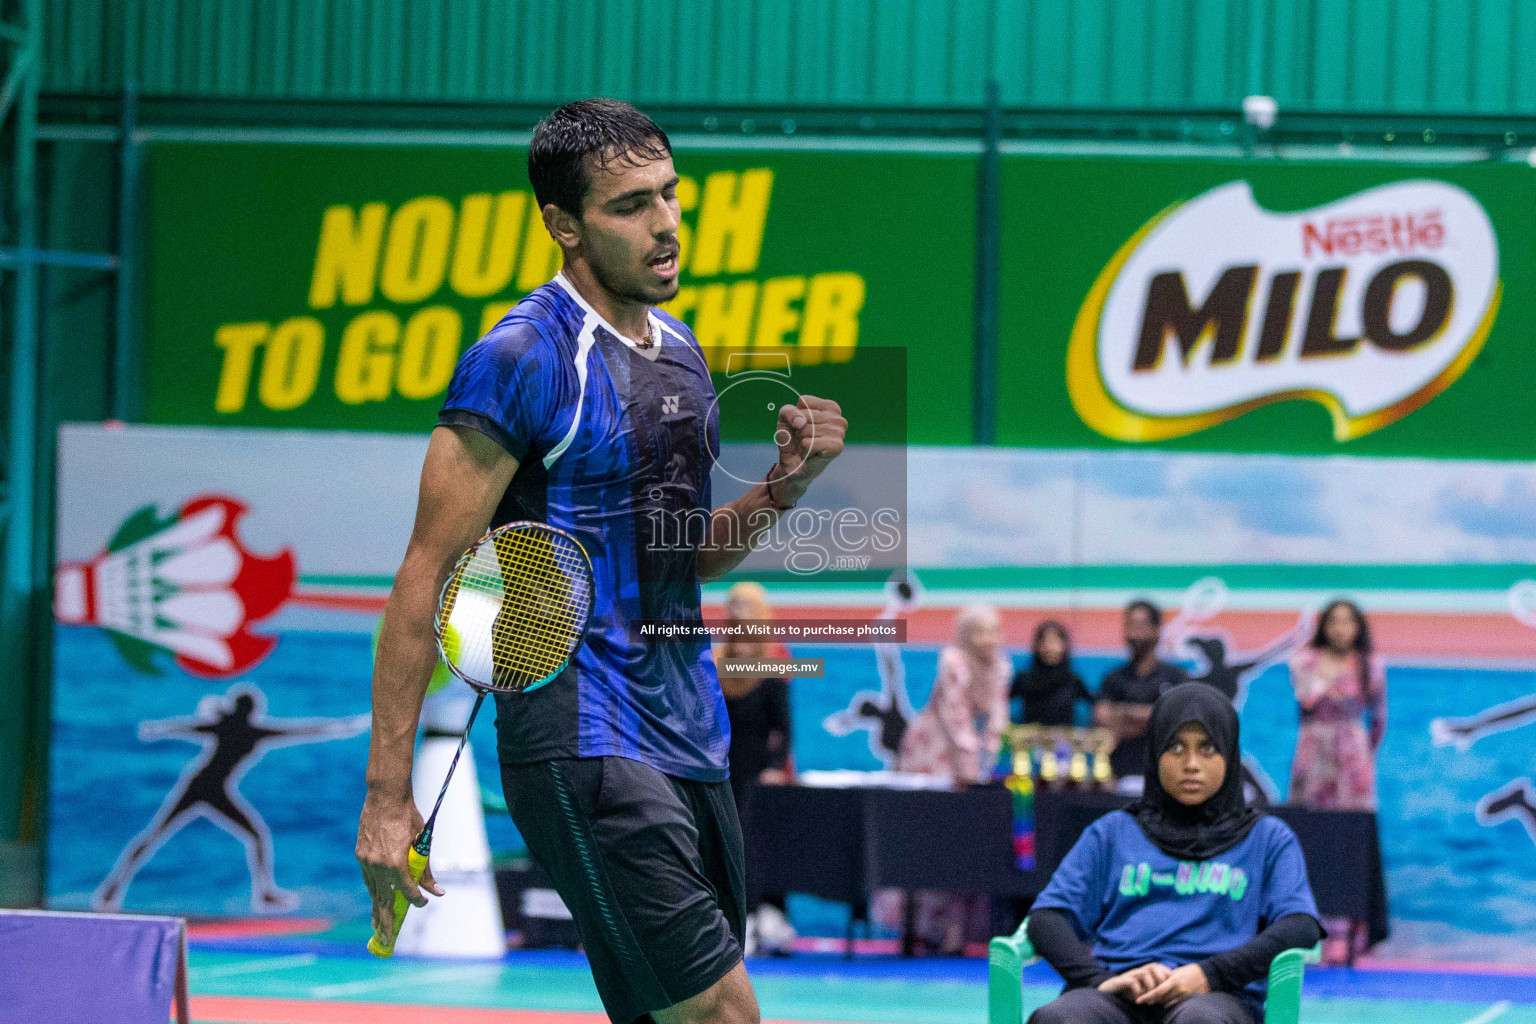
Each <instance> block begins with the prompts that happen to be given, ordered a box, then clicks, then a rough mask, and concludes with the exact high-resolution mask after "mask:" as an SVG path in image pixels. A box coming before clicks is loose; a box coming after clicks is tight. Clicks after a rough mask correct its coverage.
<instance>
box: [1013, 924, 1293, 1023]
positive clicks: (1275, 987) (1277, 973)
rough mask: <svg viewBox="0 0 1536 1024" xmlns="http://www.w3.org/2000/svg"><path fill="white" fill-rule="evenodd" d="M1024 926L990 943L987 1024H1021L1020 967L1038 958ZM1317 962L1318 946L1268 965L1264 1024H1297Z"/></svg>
mask: <svg viewBox="0 0 1536 1024" xmlns="http://www.w3.org/2000/svg"><path fill="white" fill-rule="evenodd" d="M1028 927H1029V918H1027V917H1026V918H1025V919H1024V923H1023V924H1021V925H1019V930H1018V931H1016V932H1014V933H1013V934H1012V935H1000V936H998V937H997V938H995V939H993V940H992V944H991V947H990V950H989V952H988V955H987V1024H1024V991H1023V982H1024V977H1023V975H1024V968H1025V967H1026V966H1027V965H1029V964H1032V963H1034V962H1035V961H1036V960H1038V959H1039V957H1037V956H1035V947H1034V946H1032V945H1030V942H1029V936H1028V935H1026V934H1025V931H1026V929H1027V928H1028ZM1321 959H1322V947H1321V945H1318V946H1313V947H1312V948H1311V949H1287V950H1283V951H1281V953H1280V955H1279V956H1277V957H1275V959H1274V960H1273V961H1272V962H1271V963H1270V965H1269V995H1268V996H1267V997H1266V998H1265V1001H1264V1024H1298V1022H1299V1021H1300V1019H1301V982H1302V974H1303V972H1304V971H1305V968H1306V965H1307V964H1315V963H1317V962H1318V961H1319V960H1321Z"/></svg>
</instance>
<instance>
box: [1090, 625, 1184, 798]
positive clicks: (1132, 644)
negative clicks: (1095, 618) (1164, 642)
mask: <svg viewBox="0 0 1536 1024" xmlns="http://www.w3.org/2000/svg"><path fill="white" fill-rule="evenodd" d="M1162 629H1163V613H1162V612H1161V611H1159V610H1158V607H1157V605H1155V604H1153V603H1152V602H1151V601H1146V600H1137V601H1132V602H1131V603H1130V604H1128V605H1126V606H1125V646H1126V647H1128V648H1130V654H1131V657H1130V660H1129V661H1127V662H1126V663H1125V664H1124V665H1121V666H1120V667H1119V668H1116V669H1113V670H1112V671H1111V672H1110V673H1109V674H1108V675H1106V676H1105V677H1104V681H1103V682H1102V683H1100V684H1099V697H1098V701H1097V702H1096V703H1095V704H1094V707H1093V723H1094V724H1095V725H1099V726H1103V727H1104V728H1106V729H1108V730H1110V731H1111V732H1113V733H1114V734H1115V736H1116V737H1117V738H1118V739H1119V741H1120V742H1119V745H1118V746H1116V747H1115V751H1114V753H1113V754H1111V755H1110V756H1109V764H1110V767H1111V768H1112V769H1113V770H1114V773H1115V775H1117V776H1119V777H1121V778H1124V777H1125V776H1127V775H1140V774H1141V772H1142V768H1143V766H1144V765H1145V764H1146V763H1147V720H1148V719H1149V718H1150V717H1151V716H1152V705H1153V704H1154V703H1155V702H1156V701H1157V698H1158V695H1159V694H1161V693H1162V692H1163V691H1164V690H1167V689H1170V688H1171V687H1174V686H1177V685H1178V684H1179V683H1182V682H1185V681H1187V678H1188V677H1187V676H1185V674H1184V670H1183V669H1181V668H1179V667H1178V666H1177V665H1170V664H1168V663H1167V662H1165V661H1160V660H1159V659H1158V657H1157V645H1158V641H1159V640H1161V639H1162Z"/></svg>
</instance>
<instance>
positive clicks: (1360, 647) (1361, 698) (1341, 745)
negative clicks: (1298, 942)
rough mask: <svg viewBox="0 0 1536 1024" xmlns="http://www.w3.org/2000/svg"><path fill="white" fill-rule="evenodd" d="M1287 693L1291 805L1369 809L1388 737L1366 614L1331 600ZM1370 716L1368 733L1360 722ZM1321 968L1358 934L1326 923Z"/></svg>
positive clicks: (1294, 663) (1382, 675) (1383, 687)
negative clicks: (1292, 720) (1295, 716)
mask: <svg viewBox="0 0 1536 1024" xmlns="http://www.w3.org/2000/svg"><path fill="white" fill-rule="evenodd" d="M1291 686H1292V687H1293V688H1294V689H1295V691H1296V703H1297V704H1299V705H1300V706H1301V730H1300V732H1299V733H1298V734H1297V736H1296V756H1295V758H1294V759H1293V761H1292V762H1291V788H1290V802H1291V803H1293V804H1301V805H1303V806H1305V807H1315V808H1319V809H1323V810H1348V811H1374V810H1376V751H1377V749H1378V748H1379V747H1380V746H1381V740H1382V737H1383V736H1384V735H1385V734H1386V731H1387V676H1386V668H1385V666H1384V664H1383V662H1382V659H1381V657H1380V656H1379V655H1377V654H1375V653H1374V652H1373V651H1372V648H1371V631H1370V626H1369V624H1368V623H1367V622H1366V621H1365V615H1364V614H1363V613H1362V612H1361V611H1360V608H1359V606H1357V605H1356V604H1354V602H1352V601H1342V600H1340V601H1334V602H1332V603H1331V604H1329V605H1328V607H1326V608H1324V609H1323V614H1322V615H1321V616H1319V617H1318V620H1317V633H1316V634H1315V635H1314V636H1313V637H1312V642H1311V643H1310V644H1308V645H1307V646H1306V647H1304V648H1302V649H1301V651H1300V652H1299V653H1297V654H1296V655H1295V656H1294V657H1293V658H1292V659H1291ZM1367 714H1368V715H1369V717H1370V728H1369V730H1367V728H1366V726H1365V725H1364V724H1363V723H1362V722H1361V718H1362V717H1364V716H1366V715H1367ZM1324 924H1325V925H1326V926H1327V929H1328V935H1329V938H1328V941H1327V942H1325V943H1324V948H1323V959H1324V962H1325V963H1332V964H1337V963H1344V962H1347V960H1348V949H1349V944H1351V943H1353V944H1354V946H1355V949H1356V952H1360V951H1362V950H1363V948H1364V945H1365V935H1364V933H1363V931H1361V930H1358V929H1356V928H1354V927H1353V926H1352V924H1351V923H1350V922H1348V921H1344V920H1341V919H1329V920H1327V921H1325V922H1324Z"/></svg>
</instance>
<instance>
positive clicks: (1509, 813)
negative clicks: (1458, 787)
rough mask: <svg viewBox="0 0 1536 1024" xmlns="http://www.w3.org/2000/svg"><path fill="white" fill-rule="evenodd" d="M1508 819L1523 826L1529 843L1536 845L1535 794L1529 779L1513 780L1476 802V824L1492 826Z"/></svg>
mask: <svg viewBox="0 0 1536 1024" xmlns="http://www.w3.org/2000/svg"><path fill="white" fill-rule="evenodd" d="M1510 818H1513V819H1515V820H1516V821H1518V822H1520V824H1522V825H1524V826H1525V831H1526V834H1528V835H1529V836H1530V837H1531V842H1533V843H1536V792H1532V789H1531V780H1530V779H1514V780H1511V781H1510V782H1507V783H1505V784H1504V785H1502V786H1500V787H1499V788H1498V789H1496V790H1494V791H1493V792H1492V793H1489V794H1488V795H1487V796H1485V797H1483V798H1482V799H1481V800H1479V801H1478V802H1477V823H1478V824H1479V825H1494V824H1497V823H1498V822H1501V821H1507V820H1509V819H1510Z"/></svg>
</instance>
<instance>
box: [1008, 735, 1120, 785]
mask: <svg viewBox="0 0 1536 1024" xmlns="http://www.w3.org/2000/svg"><path fill="white" fill-rule="evenodd" d="M1006 735H1007V742H1008V749H1009V750H1010V751H1012V768H1013V771H1012V774H1011V776H1010V777H1020V778H1022V777H1026V776H1027V777H1029V778H1030V779H1031V781H1034V780H1038V781H1039V783H1040V784H1042V785H1044V786H1046V787H1047V788H1050V789H1059V788H1067V787H1070V788H1073V789H1110V788H1112V787H1113V785H1114V773H1113V772H1112V771H1111V770H1110V766H1109V755H1110V752H1111V751H1113V750H1114V749H1115V736H1114V733H1112V732H1110V731H1109V730H1108V729H1096V728H1095V729H1081V728H1078V727H1076V726H1057V725H1015V726H1011V727H1009V729H1008V731H1007V734H1006Z"/></svg>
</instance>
